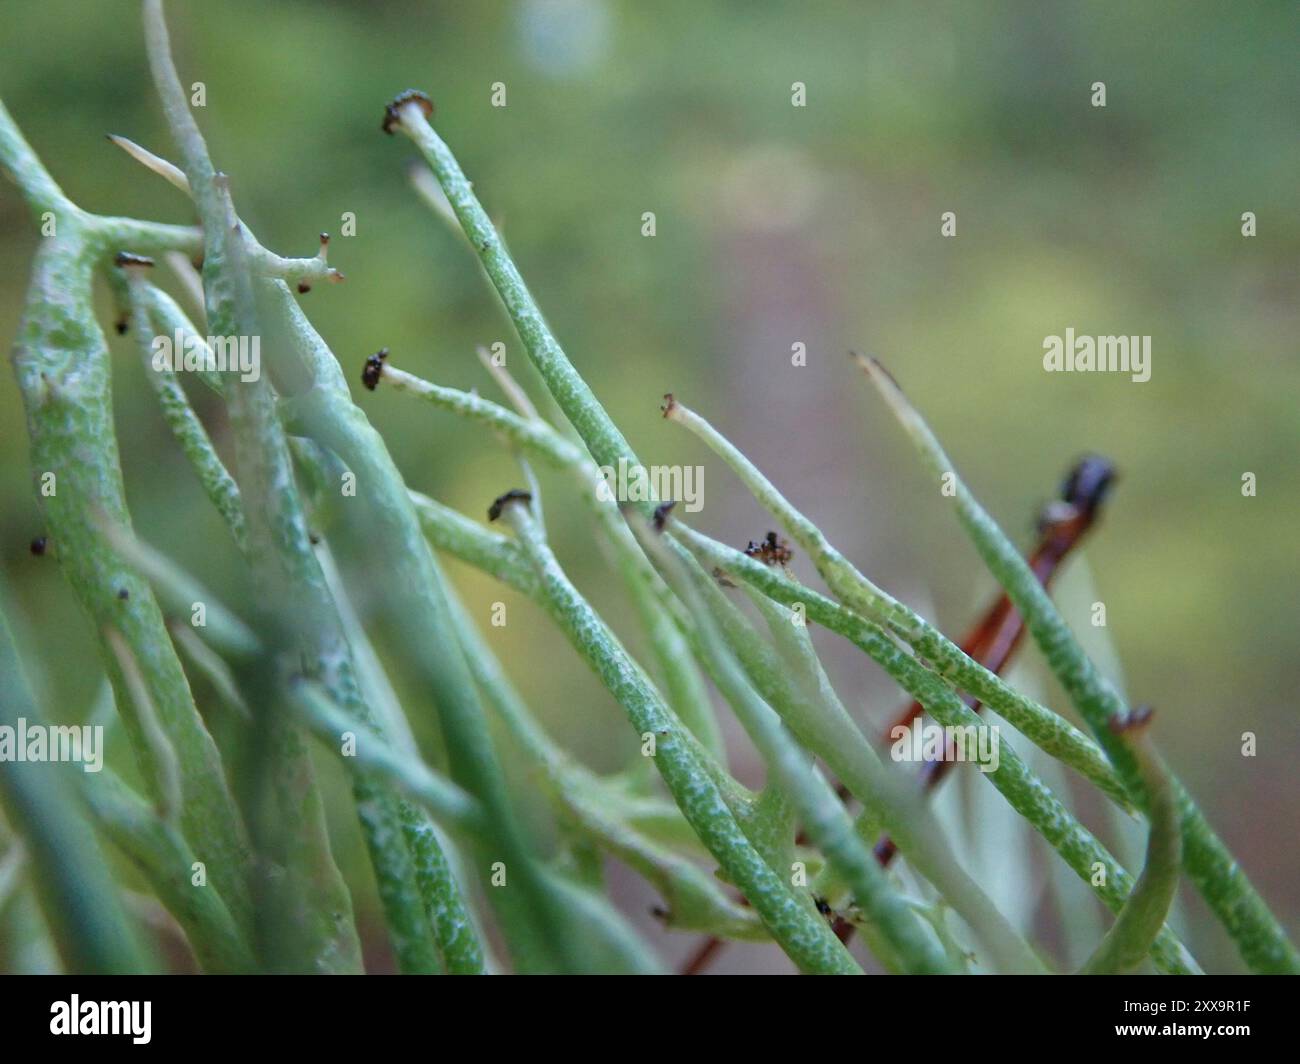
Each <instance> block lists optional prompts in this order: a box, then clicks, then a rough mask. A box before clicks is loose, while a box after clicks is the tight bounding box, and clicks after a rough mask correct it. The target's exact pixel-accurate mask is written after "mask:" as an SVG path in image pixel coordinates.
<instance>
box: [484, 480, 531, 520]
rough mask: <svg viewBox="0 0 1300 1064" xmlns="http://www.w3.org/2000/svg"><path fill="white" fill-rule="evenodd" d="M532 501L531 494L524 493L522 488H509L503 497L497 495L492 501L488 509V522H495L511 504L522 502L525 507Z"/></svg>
mask: <svg viewBox="0 0 1300 1064" xmlns="http://www.w3.org/2000/svg"><path fill="white" fill-rule="evenodd" d="M532 501H533V496H532V493H531V492H527V491H524V490H523V488H511V489H510V490H509V491H507V492H506V493H505V494H504V495H499V496H497V498H496V499H494V500H493V502H492V505H491V506H489V507H488V520H489V521H495V520H496V519H497V518H498V517H500V516H501V512H502V511H503V510H504V509H505V508H506V507H507V506H508V505H509V504H510V503H512V502H522V503H523V504H524V505H525V506H526V505H527V504H528V503H530V502H532Z"/></svg>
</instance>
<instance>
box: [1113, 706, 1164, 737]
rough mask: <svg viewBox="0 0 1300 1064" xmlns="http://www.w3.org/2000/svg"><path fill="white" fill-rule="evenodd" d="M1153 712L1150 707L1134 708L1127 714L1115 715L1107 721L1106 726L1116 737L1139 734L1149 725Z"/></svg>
mask: <svg viewBox="0 0 1300 1064" xmlns="http://www.w3.org/2000/svg"><path fill="white" fill-rule="evenodd" d="M1155 712H1156V711H1155V710H1154V709H1152V708H1151V707H1150V706H1134V707H1133V708H1132V709H1130V710H1129V711H1128V712H1127V713H1117V714H1115V716H1113V717H1111V718H1110V720H1109V721H1107V724H1108V725H1109V727H1110V730H1111V731H1113V732H1114V733H1115V734H1116V735H1126V734H1128V733H1130V732H1141V731H1143V730H1145V729H1146V727H1147V725H1149V724H1150V723H1151V718H1152V717H1154V716H1155Z"/></svg>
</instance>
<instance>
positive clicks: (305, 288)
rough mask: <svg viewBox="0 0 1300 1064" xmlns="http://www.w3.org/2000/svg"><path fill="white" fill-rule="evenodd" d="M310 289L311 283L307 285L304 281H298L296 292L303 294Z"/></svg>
mask: <svg viewBox="0 0 1300 1064" xmlns="http://www.w3.org/2000/svg"><path fill="white" fill-rule="evenodd" d="M310 291H311V285H309V284H308V283H307V282H306V281H299V282H298V294H299V295H300V296H305V295H306V294H307V293H308V292H310Z"/></svg>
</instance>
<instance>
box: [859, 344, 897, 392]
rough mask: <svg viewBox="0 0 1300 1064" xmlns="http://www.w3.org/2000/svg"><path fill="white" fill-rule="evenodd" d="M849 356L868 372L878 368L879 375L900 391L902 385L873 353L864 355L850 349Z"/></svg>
mask: <svg viewBox="0 0 1300 1064" xmlns="http://www.w3.org/2000/svg"><path fill="white" fill-rule="evenodd" d="M849 358H851V359H853V361H854V362H856V363H858V365H860V366H861V367H862V368H863V369H864V370H866V371H867V372H868V373H870V372H871V371H872V370H878V371H879V372H880V374H881V376H883V377H884V378H885V379H886V380H887V381H889V383H890V384H892V385H893V386H894V387H895V388H897V389H898V390H899V391H900V392H901V391H902V390H903V389H902V387H901V386H900V385H899V383H898V381H897V380H896V379H895V377H894V375H893V374H892V373H890V372H889V370H887V369H886V368H885V364H884V363H883V362H881V361H880V359H878V358H877V357H876V356H875V355H864V354H861V353H860V352H858V351H850V352H849Z"/></svg>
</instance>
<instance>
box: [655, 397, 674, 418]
mask: <svg viewBox="0 0 1300 1064" xmlns="http://www.w3.org/2000/svg"><path fill="white" fill-rule="evenodd" d="M659 409H660V410H662V411H663V414H664V417H672V413H673V411H674V410H676V409H677V400H676V399H674V398H673V393H672V392H664V405H663V406H661V407H660V408H659Z"/></svg>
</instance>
